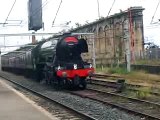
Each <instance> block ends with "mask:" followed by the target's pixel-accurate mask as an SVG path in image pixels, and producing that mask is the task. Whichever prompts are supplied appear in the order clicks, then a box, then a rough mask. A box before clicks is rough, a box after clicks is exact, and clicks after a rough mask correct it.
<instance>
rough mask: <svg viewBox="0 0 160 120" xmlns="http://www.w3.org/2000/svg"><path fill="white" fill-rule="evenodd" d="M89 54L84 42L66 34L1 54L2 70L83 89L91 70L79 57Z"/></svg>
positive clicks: (89, 64) (88, 64) (92, 70)
mask: <svg viewBox="0 0 160 120" xmlns="http://www.w3.org/2000/svg"><path fill="white" fill-rule="evenodd" d="M85 52H88V45H87V42H86V40H85V39H83V38H80V37H79V35H71V34H66V35H63V36H60V37H52V38H50V39H48V40H42V41H40V42H38V43H36V44H28V45H26V46H24V47H21V48H20V49H18V50H15V51H13V52H10V53H7V54H4V55H2V70H5V71H10V72H14V73H18V74H23V75H25V76H26V77H31V76H32V77H33V78H35V79H37V80H38V81H41V80H42V79H44V80H45V81H46V83H47V84H57V85H58V86H62V87H64V86H66V87H70V86H72V87H76V88H81V89H85V88H86V78H87V77H89V76H92V74H93V72H94V68H93V67H92V64H91V63H88V62H85V61H84V60H83V59H82V57H81V54H82V53H85Z"/></svg>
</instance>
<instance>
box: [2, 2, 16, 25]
mask: <svg viewBox="0 0 160 120" xmlns="http://www.w3.org/2000/svg"><path fill="white" fill-rule="evenodd" d="M15 4H16V0H15V1H14V3H13V5H12V7H11V9H10V11H9V13H8V15H7V17H6V19H5V21H4V23H3V26H4V25H5V24H6V22H7V20H8V17H9V16H10V14H11V12H12V10H13V8H14V5H15Z"/></svg>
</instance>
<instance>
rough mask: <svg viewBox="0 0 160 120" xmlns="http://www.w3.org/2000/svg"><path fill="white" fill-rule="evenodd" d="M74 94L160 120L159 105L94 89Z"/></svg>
mask: <svg viewBox="0 0 160 120" xmlns="http://www.w3.org/2000/svg"><path fill="white" fill-rule="evenodd" d="M72 94H74V95H79V96H81V97H85V98H89V99H93V100H96V101H99V102H102V103H104V104H106V105H111V106H113V107H116V108H119V109H122V110H125V111H128V112H131V113H133V114H136V115H141V116H143V117H145V118H147V119H149V120H152V119H153V120H160V114H159V112H160V104H157V103H153V102H149V101H145V100H140V99H135V98H131V97H126V96H123V95H119V94H116V93H111V92H106V91H103V90H98V89H95V88H92V87H90V88H88V89H87V90H84V91H73V92H72Z"/></svg>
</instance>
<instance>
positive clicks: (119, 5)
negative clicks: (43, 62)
mask: <svg viewBox="0 0 160 120" xmlns="http://www.w3.org/2000/svg"><path fill="white" fill-rule="evenodd" d="M14 1H15V0H1V4H0V15H1V17H0V23H4V22H5V19H6V18H7V15H8V13H9V11H10V9H11V6H12V5H13V3H14ZM42 1H43V2H42V5H43V21H44V25H45V26H44V28H45V30H44V31H42V30H40V31H39V32H54V33H56V32H59V31H60V30H62V29H64V28H63V27H52V22H53V19H54V17H55V14H56V11H57V9H58V5H59V3H60V0H42ZM113 1H114V0H99V9H100V16H102V17H106V16H107V14H108V11H109V9H110V7H111V5H112V2H113ZM27 2H28V0H16V3H15V6H14V8H13V10H12V11H11V13H10V15H9V17H8V20H21V21H22V24H21V25H20V26H7V25H5V27H4V26H3V25H2V24H1V25H0V34H2V33H28V32H29V31H28V13H27ZM158 2H159V0H116V1H115V4H114V6H113V8H112V11H111V13H110V15H113V14H114V13H118V12H120V9H121V10H126V9H127V8H129V7H131V6H132V7H133V6H142V7H144V8H145V10H144V12H143V14H144V28H145V29H144V32H145V38H146V39H147V38H148V39H149V40H150V41H152V42H154V43H156V44H158V45H160V34H159V30H160V27H156V28H153V26H151V25H150V22H151V19H152V16H153V14H154V12H155V9H156V6H157V4H158ZM96 19H98V8H97V0H63V2H62V5H61V8H60V11H59V13H58V16H57V18H56V21H55V26H61V25H62V24H64V23H65V22H68V21H71V24H70V25H69V27H71V26H74V25H75V23H80V24H84V23H86V21H87V22H93V21H95V20H96ZM158 19H160V6H159V8H158V9H157V12H156V14H155V17H154V19H153V22H157V21H158ZM19 22H20V21H16V22H13V21H7V23H10V24H11V23H12V24H19ZM30 32H31V31H30ZM4 39H5V41H4ZM39 39H40V38H39ZM28 42H31V39H29V37H5V38H4V37H0V45H4V44H5V45H17V44H18V45H20V44H25V43H28ZM5 50H7V48H5Z"/></svg>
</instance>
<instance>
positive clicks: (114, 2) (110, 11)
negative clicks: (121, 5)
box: [107, 0, 116, 17]
mask: <svg viewBox="0 0 160 120" xmlns="http://www.w3.org/2000/svg"><path fill="white" fill-rule="evenodd" d="M115 2H116V0H114V1H113V3H112V5H111V8H110V9H109V11H108V14H107V17H108V16H109V14H110V12H111V10H112V8H113V6H114V4H115Z"/></svg>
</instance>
